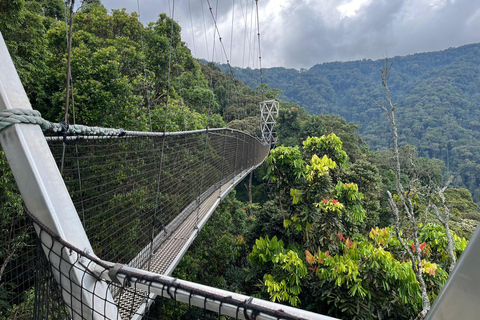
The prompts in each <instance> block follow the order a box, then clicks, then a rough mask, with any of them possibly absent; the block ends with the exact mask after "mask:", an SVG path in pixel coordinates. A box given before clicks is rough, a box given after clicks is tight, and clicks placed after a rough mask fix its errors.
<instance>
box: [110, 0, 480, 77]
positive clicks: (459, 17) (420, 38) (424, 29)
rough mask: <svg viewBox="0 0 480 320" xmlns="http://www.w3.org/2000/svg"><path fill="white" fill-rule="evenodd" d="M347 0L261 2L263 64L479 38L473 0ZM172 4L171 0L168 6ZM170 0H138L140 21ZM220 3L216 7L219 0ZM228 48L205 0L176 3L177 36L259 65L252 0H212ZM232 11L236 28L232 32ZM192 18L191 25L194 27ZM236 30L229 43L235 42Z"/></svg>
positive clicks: (116, 4) (200, 48)
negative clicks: (357, 2) (356, 3)
mask: <svg viewBox="0 0 480 320" xmlns="http://www.w3.org/2000/svg"><path fill="white" fill-rule="evenodd" d="M351 1H352V0H340V1H339V0H282V1H280V0H264V1H259V13H260V31H261V54H262V66H263V67H273V66H284V67H293V68H301V67H306V68H308V67H311V66H312V65H314V64H317V63H322V62H327V61H346V60H355V59H363V58H371V59H377V58H382V57H383V56H385V55H388V56H395V55H406V54H412V53H416V52H426V51H434V50H442V49H446V48H448V47H454V46H460V45H463V44H467V43H474V42H480V32H478V30H480V1H478V0H371V1H369V2H368V1H367V2H365V3H364V5H363V6H361V7H360V8H359V9H358V10H357V11H356V14H354V15H347V16H345V15H344V14H342V13H341V12H340V11H339V9H338V8H339V6H341V5H344V4H346V3H348V2H351ZM103 3H104V5H105V6H106V7H107V8H110V9H111V8H122V7H126V8H127V11H136V10H137V2H136V1H133V0H103ZM169 3H170V5H169ZM172 3H173V2H172V1H171V0H170V1H168V0H140V14H141V19H142V22H144V23H145V24H146V23H148V22H149V21H155V20H156V19H157V17H158V14H159V13H161V12H166V13H169V14H170V10H171V9H172ZM217 3H218V8H217V7H216V4H217ZM210 4H211V5H212V7H213V12H214V13H216V14H217V24H218V27H219V30H220V33H221V36H222V39H223V44H224V46H225V49H226V51H227V57H225V55H224V54H223V53H222V50H221V47H220V46H219V45H218V37H217V38H216V40H215V42H216V46H215V53H213V52H212V50H213V42H214V40H213V24H212V18H211V15H210V11H209V8H208V3H207V1H206V0H188V1H185V0H182V1H176V2H175V16H174V18H175V20H176V21H178V22H179V23H180V25H181V26H182V38H183V39H184V41H185V42H186V43H187V45H188V46H189V47H190V49H191V50H192V52H193V53H194V54H195V55H196V56H197V57H200V58H205V59H207V60H211V59H212V57H213V59H214V60H215V61H219V62H226V61H225V60H226V59H229V60H231V63H232V64H233V65H236V66H241V67H246V66H250V67H252V68H254V67H258V43H257V36H256V30H255V27H254V22H255V11H252V10H251V9H254V8H255V7H254V4H255V2H254V1H253V0H235V1H234V0H230V1H227V0H221V1H213V0H210ZM232 16H233V18H234V19H233V20H234V21H233V31H232ZM192 25H193V28H192ZM232 35H233V43H232Z"/></svg>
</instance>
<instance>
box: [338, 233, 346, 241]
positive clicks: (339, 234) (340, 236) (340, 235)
mask: <svg viewBox="0 0 480 320" xmlns="http://www.w3.org/2000/svg"><path fill="white" fill-rule="evenodd" d="M337 237H338V239H340V240H343V239H345V238H344V237H343V234H341V233H337Z"/></svg>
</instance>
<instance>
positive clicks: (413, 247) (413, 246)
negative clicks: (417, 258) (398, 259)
mask: <svg viewBox="0 0 480 320" xmlns="http://www.w3.org/2000/svg"><path fill="white" fill-rule="evenodd" d="M411 246H412V250H413V252H415V245H414V244H413V242H412V244H411Z"/></svg>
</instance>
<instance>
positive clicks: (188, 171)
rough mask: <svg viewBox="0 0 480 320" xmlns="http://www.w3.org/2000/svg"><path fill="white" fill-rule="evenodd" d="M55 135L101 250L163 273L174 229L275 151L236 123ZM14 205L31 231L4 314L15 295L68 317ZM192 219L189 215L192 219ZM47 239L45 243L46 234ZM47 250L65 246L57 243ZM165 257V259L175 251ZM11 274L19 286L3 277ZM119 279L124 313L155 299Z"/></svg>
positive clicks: (2, 289)
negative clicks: (173, 130) (233, 126)
mask: <svg viewBox="0 0 480 320" xmlns="http://www.w3.org/2000/svg"><path fill="white" fill-rule="evenodd" d="M48 142H49V145H50V148H51V151H52V154H53V155H54V158H55V159H56V162H57V164H58V167H59V168H60V169H61V170H62V175H63V177H64V181H65V184H66V185H67V189H68V191H69V193H70V195H71V197H72V199H73V202H74V204H75V207H76V209H77V212H78V214H79V217H80V220H81V221H82V224H83V226H84V228H85V231H86V233H87V235H88V237H89V240H90V242H91V245H92V248H93V250H94V253H95V254H96V255H97V256H98V257H100V258H101V259H103V260H107V261H114V262H116V263H122V264H128V265H129V266H132V267H137V268H141V269H145V270H149V269H153V270H152V271H155V272H159V273H162V272H164V271H165V270H158V269H157V270H155V269H154V268H153V264H152V263H151V259H152V257H154V256H155V252H156V251H157V250H158V249H159V247H160V246H161V245H162V244H163V243H164V242H165V241H166V240H167V239H168V237H169V236H170V235H171V234H172V233H173V232H175V230H176V229H177V228H178V226H180V225H182V228H184V229H185V230H184V231H183V232H184V234H185V235H189V234H191V233H193V232H194V231H195V229H196V228H197V225H198V222H199V220H201V219H202V218H203V216H204V215H205V212H202V211H201V210H200V208H201V204H202V203H203V202H206V201H207V200H208V199H209V198H216V197H217V193H218V197H219V196H220V194H221V192H222V190H224V189H222V188H224V187H225V186H227V185H229V184H232V183H233V181H232V179H234V178H235V177H239V175H240V174H241V173H245V172H246V170H249V169H251V168H252V167H254V166H256V165H258V164H260V163H261V162H262V161H263V159H264V158H265V157H266V155H267V154H268V151H269V146H268V145H265V144H263V143H261V142H259V141H258V140H257V139H256V138H254V137H252V136H249V135H247V134H245V133H242V132H239V131H235V130H230V129H210V130H199V131H196V132H188V133H186V132H182V133H177V134H169V133H167V134H163V135H162V134H141V133H137V134H131V133H130V134H129V133H128V132H127V134H126V135H124V136H123V137H114V138H112V137H87V136H73V137H50V138H48ZM17 209H18V208H17ZM17 211H18V214H17V215H16V216H15V215H13V216H15V220H14V221H13V220H12V228H13V227H14V228H16V230H13V231H15V232H14V234H15V235H16V236H18V235H19V234H20V235H22V236H23V237H24V239H22V241H20V242H19V243H20V244H21V245H20V247H19V248H18V250H15V251H16V252H15V255H14V256H13V258H11V259H10V261H8V263H6V267H5V269H4V270H3V275H4V276H3V277H2V279H1V282H0V302H2V301H3V302H5V304H4V305H2V304H0V316H6V317H8V316H12V314H13V313H15V312H16V311H15V305H18V306H19V307H18V308H20V307H21V308H23V309H32V310H33V309H34V310H35V312H34V313H35V317H36V318H38V319H44V318H49V319H55V318H62V319H63V318H64V316H65V315H68V313H66V310H67V309H66V307H65V305H63V303H61V302H59V299H54V301H56V302H53V305H52V299H51V298H52V297H55V295H52V294H53V293H54V292H55V289H56V288H57V285H56V284H55V283H53V282H52V276H51V274H50V273H49V272H46V271H45V270H46V268H45V266H46V261H45V259H44V258H43V259H41V257H42V254H40V255H36V254H35V252H36V249H35V248H36V247H37V245H36V244H35V236H34V233H33V230H32V228H31V227H29V225H28V222H27V220H26V218H25V216H24V215H22V210H17ZM188 219H190V220H189V221H191V222H190V223H188V224H185V221H187V220H188ZM184 225H186V227H184ZM37 231H38V230H37ZM43 247H44V251H45V243H44V244H43ZM167 249H168V248H167ZM170 249H171V248H170ZM170 249H168V250H170ZM162 250H165V249H162ZM172 250H173V249H172ZM175 250H177V251H175V252H178V248H176V249H175ZM37 251H38V250H37ZM64 251H65V250H64V249H62V251H61V252H64ZM49 252H50V254H53V253H54V252H58V251H57V250H53V247H52V248H50V249H49ZM62 254H63V253H62ZM57 255H58V254H57ZM59 256H60V258H61V254H60V255H59ZM35 257H36V258H35ZM156 258H157V259H158V256H157V257H156ZM2 259H3V260H2ZM160 259H162V258H161V257H160ZM48 260H50V257H48ZM60 260H62V259H60ZM166 260H168V259H166ZM0 262H2V263H3V262H5V256H0ZM165 263H166V264H165ZM165 263H164V265H163V266H162V267H163V269H165V268H166V266H168V263H171V261H167V262H165ZM49 268H52V266H50V267H49ZM47 269H48V268H47ZM67 276H68V275H65V277H66V278H65V279H68V277H67ZM12 283H13V284H14V286H15V288H14V289H12V288H7V287H6V286H7V285H10V284H12ZM35 283H36V286H34V284H35ZM110 285H111V284H110ZM33 287H35V290H33V289H32V288H33ZM62 287H63V284H62ZM67 287H68V286H67ZM114 287H115V288H116V289H115V288H112V289H113V290H112V292H113V293H114V295H115V303H117V304H118V306H119V308H120V309H121V310H120V311H121V315H122V318H131V316H132V315H133V314H135V313H136V312H137V310H136V308H137V307H138V305H139V301H142V302H145V300H148V299H151V298H148V292H146V291H140V290H134V289H125V288H124V286H118V285H115V286H114ZM63 290H65V288H64V289H63ZM79 290H83V289H79ZM64 293H65V292H64ZM1 294H3V295H4V296H1ZM57 296H58V297H60V296H61V295H60V294H58V295H57ZM64 297H65V296H64ZM122 297H125V299H123V300H125V301H126V302H125V301H123V302H122ZM132 301H133V302H132ZM132 303H134V304H135V305H133V304H132ZM129 304H130V305H129ZM48 305H50V306H49V307H48ZM164 309H168V310H171V308H164ZM187 309H189V308H187ZM52 310H55V312H54V313H52V312H53V311H52ZM156 312H158V310H157V311H156ZM168 312H170V311H168ZM188 312H193V311H188ZM202 312H203V311H202ZM20 313H22V312H20ZM28 313H30V311H27V312H26V313H25V312H23V313H22V314H28ZM46 314H48V317H46V316H45V315H46ZM205 314H207V313H205ZM80 316H81V317H82V318H83V316H82V315H80Z"/></svg>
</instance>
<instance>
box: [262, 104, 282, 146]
mask: <svg viewBox="0 0 480 320" xmlns="http://www.w3.org/2000/svg"><path fill="white" fill-rule="evenodd" d="M279 106H280V104H279V103H278V101H276V100H265V101H262V102H260V112H261V115H262V139H263V141H266V142H270V143H271V144H272V145H275V144H276V143H277V137H276V135H275V132H274V131H273V127H274V126H275V124H276V123H277V121H276V120H275V118H276V117H277V116H278V108H279Z"/></svg>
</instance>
